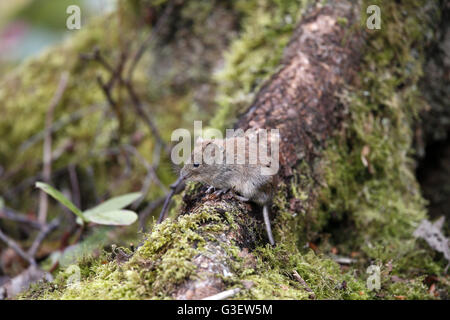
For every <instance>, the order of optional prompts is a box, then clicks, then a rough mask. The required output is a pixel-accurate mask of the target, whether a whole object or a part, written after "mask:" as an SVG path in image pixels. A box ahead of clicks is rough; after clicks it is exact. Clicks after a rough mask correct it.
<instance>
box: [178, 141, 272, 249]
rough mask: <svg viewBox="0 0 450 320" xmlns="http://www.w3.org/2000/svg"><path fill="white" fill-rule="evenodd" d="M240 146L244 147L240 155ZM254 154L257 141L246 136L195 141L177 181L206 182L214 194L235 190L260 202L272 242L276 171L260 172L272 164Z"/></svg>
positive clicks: (244, 196)
mask: <svg viewBox="0 0 450 320" xmlns="http://www.w3.org/2000/svg"><path fill="white" fill-rule="evenodd" d="M269 138H270V137H269ZM230 139H233V141H232V140H230ZM233 146H234V147H233ZM243 146H245V147H244V148H245V152H244V151H243V150H244V149H242V148H243ZM239 150H240V151H243V152H241V154H240V156H239V155H238V154H239V153H238V151H239ZM233 151H234V152H233ZM266 151H267V150H266ZM227 153H228V154H227ZM256 154H258V145H257V144H256V145H255V144H254V143H253V144H252V143H249V137H248V136H241V137H231V138H226V139H213V140H201V141H197V143H196V145H195V147H194V151H193V152H192V154H191V157H190V161H187V163H185V164H184V166H183V168H182V169H181V171H180V177H179V178H178V181H182V180H187V181H198V182H201V183H205V184H207V185H209V186H210V188H209V189H208V191H211V190H212V189H218V190H217V191H216V193H217V194H221V193H225V192H228V191H230V190H231V192H233V191H235V192H237V193H239V194H240V195H241V196H239V195H236V194H234V196H235V197H236V198H237V199H239V200H241V201H249V200H250V201H253V202H255V203H257V204H258V205H261V206H262V207H263V217H264V224H265V227H266V231H267V236H268V238H269V242H270V244H271V245H275V241H274V239H273V235H272V229H271V226H270V220H269V206H270V204H271V200H272V196H273V190H274V183H275V175H273V174H272V175H268V174H263V173H262V170H264V169H266V170H267V169H268V168H270V167H271V163H270V160H268V162H267V161H266V163H262V162H261V159H259V158H258V159H256V157H255V155H256ZM227 157H228V158H227ZM221 159H222V161H220V160H221ZM277 159H278V158H277ZM230 160H232V161H230ZM241 163H242V164H241Z"/></svg>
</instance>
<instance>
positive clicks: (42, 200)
mask: <svg viewBox="0 0 450 320" xmlns="http://www.w3.org/2000/svg"><path fill="white" fill-rule="evenodd" d="M68 80H69V74H68V73H67V72H64V73H63V74H62V75H61V78H60V80H59V84H58V88H57V89H56V92H55V95H54V96H53V98H52V100H51V102H50V106H49V108H48V111H47V116H46V118H45V138H44V151H43V166H44V168H43V170H42V179H43V181H44V182H46V183H49V182H50V178H51V174H52V130H51V126H52V122H53V113H54V111H55V108H56V106H57V105H58V104H59V102H60V101H61V98H62V96H63V94H64V91H65V90H66V87H67V82H68ZM47 211H48V196H47V194H46V193H45V192H43V191H41V192H40V195H39V212H38V221H39V222H40V223H41V224H45V223H46V221H47Z"/></svg>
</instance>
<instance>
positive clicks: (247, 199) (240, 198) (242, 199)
mask: <svg viewBox="0 0 450 320" xmlns="http://www.w3.org/2000/svg"><path fill="white" fill-rule="evenodd" d="M233 197H235V198H236V199H238V200H239V201H242V202H248V201H250V199H249V198H246V197H242V196H239V195H237V194H236V193H233Z"/></svg>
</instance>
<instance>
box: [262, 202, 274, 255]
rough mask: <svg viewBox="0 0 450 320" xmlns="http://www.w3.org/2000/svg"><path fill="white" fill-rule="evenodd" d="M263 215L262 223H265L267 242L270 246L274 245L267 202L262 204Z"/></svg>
mask: <svg viewBox="0 0 450 320" xmlns="http://www.w3.org/2000/svg"><path fill="white" fill-rule="evenodd" d="M263 217H264V224H265V225H266V232H267V236H268V237H269V242H270V244H271V245H272V246H274V245H275V241H274V240H273V235H272V228H271V227H270V219H269V206H268V205H267V204H265V205H264V206H263Z"/></svg>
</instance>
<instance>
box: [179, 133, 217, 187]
mask: <svg viewBox="0 0 450 320" xmlns="http://www.w3.org/2000/svg"><path fill="white" fill-rule="evenodd" d="M222 141H223V140H219V139H215V140H197V142H196V144H195V146H194V151H192V153H191V156H190V158H189V159H188V160H187V161H186V163H185V164H184V166H183V168H182V169H181V171H180V177H183V179H187V180H191V181H207V180H208V178H209V177H211V175H213V174H214V173H216V172H217V170H218V165H220V164H219V163H221V162H217V160H218V159H219V157H222V156H223V154H224V149H223V143H222Z"/></svg>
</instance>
